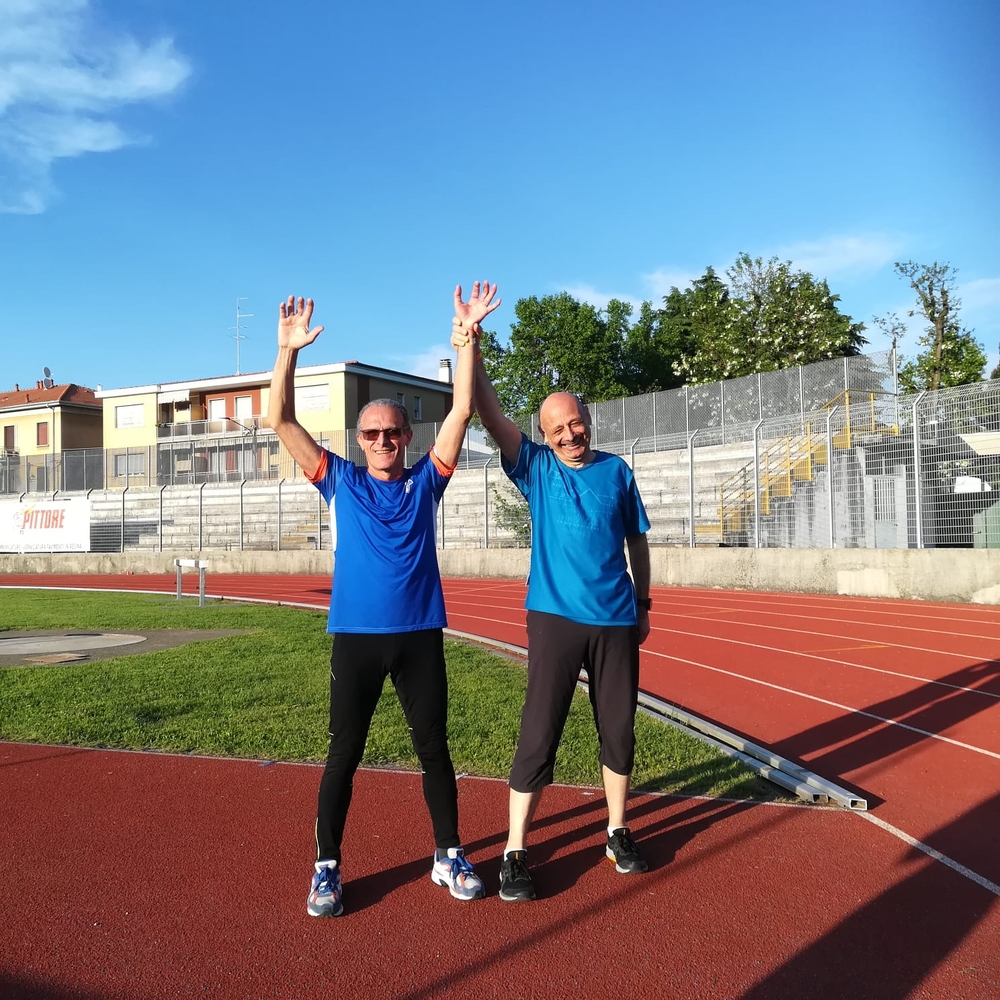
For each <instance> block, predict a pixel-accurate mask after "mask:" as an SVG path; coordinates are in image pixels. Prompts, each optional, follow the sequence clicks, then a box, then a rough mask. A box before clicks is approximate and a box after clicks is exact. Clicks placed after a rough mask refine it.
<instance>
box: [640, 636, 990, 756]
mask: <svg viewBox="0 0 1000 1000" xmlns="http://www.w3.org/2000/svg"><path fill="white" fill-rule="evenodd" d="M644 652H645V653H646V654H647V655H648V656H659V657H660V658H661V659H664V660H674V661H676V662H677V663H686V664H688V666H691V667H701V668H702V669H703V670H711V671H712V672H713V673H717V674H725V675H726V676H727V677H735V678H737V679H738V680H741V681H749V683H751V684H760V685H761V686H762V687H767V688H771V689H773V690H775V691H783V692H784V693H785V694H791V695H795V696H796V697H797V698H805V699H807V700H808V701H815V702H819V704H821V705H829V706H830V707H831V708H839V709H841V711H844V712H850V714H851V715H863V716H864V717H865V718H866V719H874V720H875V721H876V722H883V723H885V724H886V725H887V726H899V728H900V729H906V730H908V731H909V732H911V733H917V734H919V735H920V736H926V737H927V738H928V739H932V740H940V741H941V742H942V743H950V744H951V745H952V746H956V747H959V748H961V749H962V750H971V751H972V752H973V753H979V754H982V755H983V756H985V757H992V758H994V759H995V760H1000V753H995V752H994V751H992V750H986V749H984V748H983V747H977V746H973V745H972V744H971V743H963V742H962V741H961V740H953V739H952V738H951V737H950V736H942V735H941V734H940V733H932V732H930V731H929V730H927V729H920V728H918V727H917V726H911V725H909V724H907V723H905V722H898V721H897V720H896V719H887V718H885V717H884V716H882V715H876V714H875V713H874V712H866V711H865V710H864V709H862V708H855V707H854V706H853V705H843V704H841V703H840V702H839V701H830V700H829V699H828V698H820V697H819V696H818V695H815V694H806V693H805V692H804V691H796V690H795V689H794V688H787V687H782V685H780V684H772V683H771V682H770V681H762V680H760V679H759V678H757V677H748V676H747V675H746V674H738V673H736V672H735V671H733V670H723V669H722V667H712V666H709V665H708V664H707V663H698V662H697V661H696V660H686V659H685V658H684V657H682V656H671V655H670V654H669V653H657V652H656V651H655V650H652V649H649V650H644ZM924 707H926V706H924ZM920 710H921V711H922V710H923V708H921V709H920Z"/></svg>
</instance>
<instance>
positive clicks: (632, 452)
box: [628, 438, 639, 472]
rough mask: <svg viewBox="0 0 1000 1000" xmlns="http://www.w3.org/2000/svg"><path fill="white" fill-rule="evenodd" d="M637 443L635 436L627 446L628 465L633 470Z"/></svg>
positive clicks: (637, 439)
mask: <svg viewBox="0 0 1000 1000" xmlns="http://www.w3.org/2000/svg"><path fill="white" fill-rule="evenodd" d="M638 443H639V438H636V439H635V440H634V441H633V442H632V443H631V444H630V445H629V447H628V467H629V468H630V469H631V470H632V471H633V472H635V446H636V445H637V444H638Z"/></svg>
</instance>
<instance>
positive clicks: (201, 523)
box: [198, 483, 205, 552]
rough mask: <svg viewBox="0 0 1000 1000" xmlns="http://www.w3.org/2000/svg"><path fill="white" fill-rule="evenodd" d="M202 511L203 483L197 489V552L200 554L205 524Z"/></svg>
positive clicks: (203, 498)
mask: <svg viewBox="0 0 1000 1000" xmlns="http://www.w3.org/2000/svg"><path fill="white" fill-rule="evenodd" d="M204 511H205V483H202V484H201V486H200V487H198V551H199V552H201V550H202V549H203V548H204V546H203V544H202V542H203V536H202V532H203V529H204V523H205V518H204Z"/></svg>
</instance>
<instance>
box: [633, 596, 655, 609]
mask: <svg viewBox="0 0 1000 1000" xmlns="http://www.w3.org/2000/svg"><path fill="white" fill-rule="evenodd" d="M635 603H636V604H637V605H638V606H639V607H640V608H642V609H643V611H651V610H652V608H653V600H652V598H650V597H637V598H636V599H635Z"/></svg>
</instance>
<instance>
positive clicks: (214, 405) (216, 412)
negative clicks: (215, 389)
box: [208, 399, 226, 420]
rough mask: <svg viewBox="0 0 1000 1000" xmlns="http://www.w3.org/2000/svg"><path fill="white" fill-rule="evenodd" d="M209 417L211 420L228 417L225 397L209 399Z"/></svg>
mask: <svg viewBox="0 0 1000 1000" xmlns="http://www.w3.org/2000/svg"><path fill="white" fill-rule="evenodd" d="M208 419H209V420H225V419H226V401H225V399H210V400H209V401H208Z"/></svg>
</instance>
